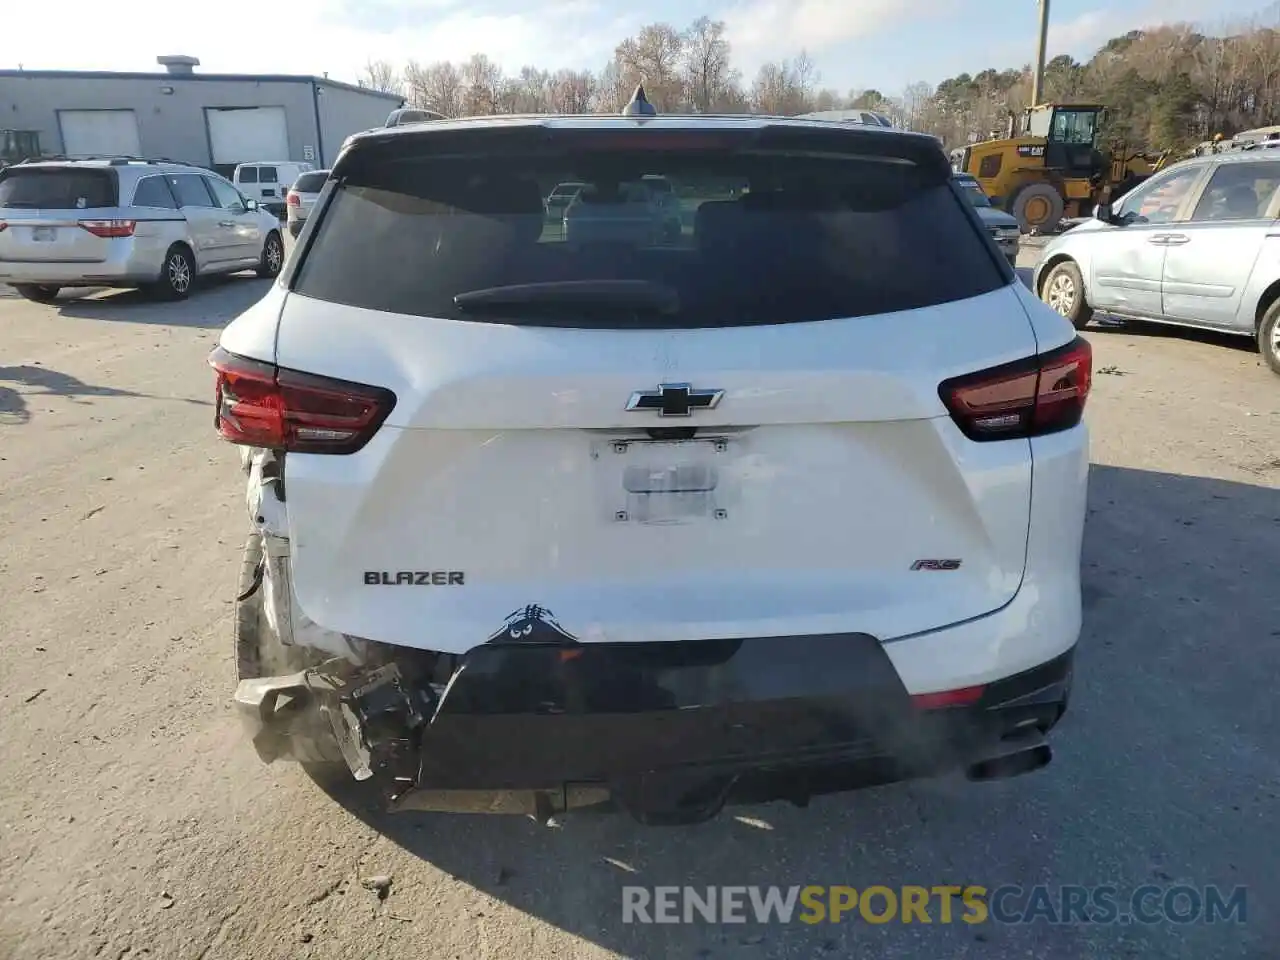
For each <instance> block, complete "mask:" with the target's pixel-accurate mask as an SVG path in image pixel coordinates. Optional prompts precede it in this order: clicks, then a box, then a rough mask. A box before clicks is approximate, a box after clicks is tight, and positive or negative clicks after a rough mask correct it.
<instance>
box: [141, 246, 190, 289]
mask: <svg viewBox="0 0 1280 960" xmlns="http://www.w3.org/2000/svg"><path fill="white" fill-rule="evenodd" d="M195 282H196V261H195V259H194V258H193V257H192V256H191V251H190V250H188V249H187V248H186V247H184V246H183V245H181V244H176V243H175V244H174V245H173V246H172V247H170V248H169V250H168V252H167V253H165V255H164V263H163V264H162V265H161V267H160V279H159V280H158V281H157V282H156V283H155V284H153V285H152V286H151V287H150V290H151V292H152V293H153V294H154V295H155V296H156V298H157V299H160V300H185V299H187V297H189V296H190V295H191V288H192V287H193V286H195Z"/></svg>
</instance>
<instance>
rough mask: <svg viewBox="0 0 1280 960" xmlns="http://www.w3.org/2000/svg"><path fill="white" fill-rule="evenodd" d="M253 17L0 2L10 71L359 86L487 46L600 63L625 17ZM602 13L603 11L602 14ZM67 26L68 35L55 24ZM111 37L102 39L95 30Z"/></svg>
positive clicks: (325, 9)
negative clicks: (124, 22) (283, 79)
mask: <svg viewBox="0 0 1280 960" xmlns="http://www.w3.org/2000/svg"><path fill="white" fill-rule="evenodd" d="M269 7H270V9H269V13H268V14H267V15H266V16H265V17H264V18H263V19H262V20H261V23H260V25H259V26H258V27H255V25H254V24H255V21H254V18H249V19H247V20H246V19H245V18H243V17H240V18H235V17H232V18H228V17H225V16H224V17H222V18H221V19H217V18H215V20H213V21H209V23H208V25H207V26H206V27H201V28H196V29H193V27H192V24H191V22H190V21H189V20H184V19H183V18H175V17H174V16H173V15H172V12H173V11H172V4H171V3H169V2H167V0H130V4H129V17H128V20H129V29H128V30H127V31H126V32H125V33H121V32H120V9H119V6H118V5H115V6H113V5H111V4H102V3H94V4H90V3H85V2H83V0H43V2H41V3H10V4H5V5H4V9H5V12H4V14H3V18H2V19H3V32H4V38H5V42H4V44H3V47H4V55H5V59H6V60H10V61H11V62H8V63H5V64H4V66H6V67H16V66H18V65H19V64H21V65H22V66H23V67H25V68H26V69H28V70H50V69H61V70H142V71H150V70H159V69H160V68H159V67H158V66H157V65H156V62H155V58H156V57H157V56H159V55H161V54H173V53H182V54H190V55H192V56H195V57H199V58H200V66H199V67H197V68H196V69H197V71H199V72H202V73H299V74H317V75H320V74H325V73H327V74H328V75H329V76H331V77H332V78H333V79H335V80H347V81H354V80H355V79H356V78H357V77H359V76H360V73H361V71H362V68H363V67H364V65H365V64H366V63H368V62H369V61H370V60H387V61H390V62H391V63H393V64H395V65H397V66H401V65H403V64H404V63H405V62H406V61H408V60H410V59H414V60H417V61H419V62H423V63H426V62H431V61H434V60H454V61H458V60H465V59H467V58H469V57H470V56H471V55H472V54H473V53H484V54H486V55H487V56H488V57H489V58H490V59H492V60H494V61H495V62H497V63H498V64H500V65H501V66H502V67H503V68H504V69H506V70H508V71H512V72H514V71H516V70H518V69H519V68H520V67H521V66H524V65H526V64H534V65H537V66H539V67H543V68H547V69H554V68H558V67H574V68H583V67H592V68H599V67H600V66H602V65H603V64H604V62H605V61H606V60H607V59H608V58H609V57H610V56H611V55H612V52H613V48H614V45H615V44H616V43H617V42H618V40H619V39H620V38H621V37H622V36H625V35H626V31H627V29H628V28H629V27H631V24H630V23H629V22H627V18H625V17H618V16H616V15H613V13H612V8H604V7H602V6H600V5H599V4H598V3H597V2H596V0H559V2H557V0H552V2H549V3H545V4H542V5H539V6H538V8H537V9H536V11H534V10H532V9H531V7H529V6H528V5H517V4H516V3H515V0H274V2H272V3H271V4H270V5H269ZM606 9H609V15H607V16H606V15H605V10H606ZM55 23H74V24H75V29H74V30H56V29H50V24H55ZM107 36H111V37H115V38H116V39H113V40H112V41H111V42H110V43H103V42H102V39H101V38H102V37H107Z"/></svg>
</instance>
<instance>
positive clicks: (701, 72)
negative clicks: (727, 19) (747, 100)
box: [682, 17, 733, 113]
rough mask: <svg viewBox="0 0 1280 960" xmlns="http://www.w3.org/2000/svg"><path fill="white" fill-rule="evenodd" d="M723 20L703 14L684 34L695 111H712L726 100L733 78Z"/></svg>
mask: <svg viewBox="0 0 1280 960" xmlns="http://www.w3.org/2000/svg"><path fill="white" fill-rule="evenodd" d="M724 31H725V25H724V21H723V20H712V19H711V18H709V17H699V18H698V19H697V20H695V21H693V24H692V26H690V27H689V29H688V30H686V31H685V34H684V50H683V56H682V60H683V63H682V67H683V73H684V84H685V96H686V98H687V100H688V102H689V106H690V107H692V108H693V110H694V112H695V113H711V112H712V111H713V110H715V109H716V107H717V106H718V105H720V104H722V103H723V102H724V100H725V93H726V92H727V88H728V86H729V84H730V82H731V80H732V75H733V71H732V70H731V68H730V66H729V41H728V40H726V39H725V37H724Z"/></svg>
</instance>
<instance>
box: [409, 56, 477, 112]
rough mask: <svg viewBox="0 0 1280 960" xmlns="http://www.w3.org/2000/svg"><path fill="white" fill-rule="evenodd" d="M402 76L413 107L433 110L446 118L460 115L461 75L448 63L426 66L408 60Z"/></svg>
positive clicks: (461, 109)
mask: <svg viewBox="0 0 1280 960" xmlns="http://www.w3.org/2000/svg"><path fill="white" fill-rule="evenodd" d="M404 73H405V81H406V85H407V86H408V88H409V99H410V101H411V102H412V103H413V105H414V106H415V107H425V108H426V109H429V110H435V111H437V112H438V113H442V114H444V115H445V116H446V117H457V116H461V115H462V112H463V97H462V74H461V72H460V71H459V70H458V68H457V66H455V65H454V64H452V63H449V62H448V61H447V60H444V61H441V62H440V63H432V64H429V65H427V66H425V67H423V66H419V65H418V64H417V63H415V62H413V61H410V62H409V65H408V66H407V67H405V71H404Z"/></svg>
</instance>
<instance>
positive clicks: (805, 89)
mask: <svg viewBox="0 0 1280 960" xmlns="http://www.w3.org/2000/svg"><path fill="white" fill-rule="evenodd" d="M791 73H792V76H794V77H795V81H796V95H797V96H798V97H799V98H800V106H801V109H805V110H807V109H808V108H809V107H810V106H811V105H812V103H813V93H814V87H815V86H816V85H817V83H818V81H819V80H821V79H822V74H821V73H819V72H818V67H817V65H816V64H815V63H814V62H813V58H812V57H811V56H809V51H808V50H801V51H800V53H799V54H797V55H796V58H795V59H794V60H792V61H791Z"/></svg>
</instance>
